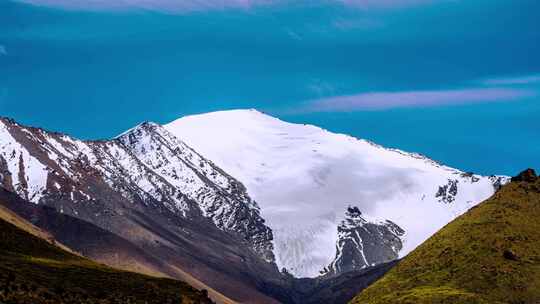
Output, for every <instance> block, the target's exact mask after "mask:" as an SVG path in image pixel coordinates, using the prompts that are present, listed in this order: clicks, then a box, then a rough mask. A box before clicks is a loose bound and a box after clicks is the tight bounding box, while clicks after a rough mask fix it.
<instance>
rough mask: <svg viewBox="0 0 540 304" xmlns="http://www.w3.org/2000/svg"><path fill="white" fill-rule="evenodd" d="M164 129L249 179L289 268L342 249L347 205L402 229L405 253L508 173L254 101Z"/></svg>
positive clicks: (313, 266)
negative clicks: (478, 170) (298, 120)
mask: <svg viewBox="0 0 540 304" xmlns="http://www.w3.org/2000/svg"><path fill="white" fill-rule="evenodd" d="M165 128H166V129H168V130H169V131H170V132H171V133H173V134H175V135H176V136H177V137H179V138H182V139H183V140H184V141H185V142H186V143H188V145H190V146H191V147H194V149H196V150H197V151H198V152H199V153H201V154H202V155H204V156H205V157H206V158H208V159H211V160H212V161H213V162H214V163H215V164H217V165H218V166H219V167H220V168H222V169H224V170H225V171H226V172H228V173H229V174H231V175H232V176H234V177H235V178H237V179H238V180H239V181H241V182H242V183H243V184H244V185H245V186H246V188H247V190H248V192H249V193H250V195H251V196H252V197H253V198H254V199H255V200H256V201H257V202H258V203H259V206H260V207H261V214H262V216H263V217H264V218H265V219H266V223H267V224H268V226H269V227H270V228H272V230H273V232H274V241H273V242H274V248H275V255H276V263H277V265H278V266H279V268H280V269H281V268H284V269H286V270H287V271H288V272H289V273H291V274H293V275H295V276H296V277H316V276H318V275H319V274H320V273H321V271H323V272H325V271H324V269H325V268H326V267H327V266H328V265H331V264H332V263H333V262H335V261H334V259H335V258H337V257H338V256H340V255H341V254H340V252H339V250H338V251H337V252H336V245H338V244H339V243H340V242H342V240H341V239H340V233H339V231H338V227H339V225H340V223H341V221H342V220H344V219H345V216H346V213H347V208H348V207H356V208H358V209H359V210H360V211H361V213H362V214H363V215H364V217H366V216H367V217H368V218H370V219H372V222H373V223H379V222H386V221H387V220H388V221H391V222H393V223H395V224H396V225H397V226H398V227H400V229H402V230H404V234H403V235H402V236H400V239H401V242H402V246H401V248H402V249H401V250H398V249H397V248H398V246H396V247H394V248H395V252H394V254H392V255H389V256H397V257H403V256H404V255H406V254H407V253H408V252H410V251H411V250H412V249H414V248H415V247H416V246H417V245H418V244H420V243H421V242H422V241H424V240H425V239H427V238H428V237H429V236H430V235H431V234H433V233H434V232H435V231H437V230H438V229H439V228H441V227H442V226H443V225H444V224H446V223H447V222H449V221H451V220H452V219H453V218H455V217H456V216H458V215H460V214H462V213H463V212H465V211H466V210H468V209H469V208H470V207H472V206H474V205H475V204H477V203H479V202H480V201H482V200H484V199H486V198H488V197H489V196H491V194H493V192H494V191H495V190H496V189H497V188H498V187H499V185H500V184H504V183H505V182H507V180H508V177H505V176H489V177H488V176H481V175H477V174H473V173H466V172H462V171H460V170H457V169H454V168H450V167H448V166H445V165H443V164H441V163H439V162H436V161H434V160H431V159H429V158H427V157H426V156H423V155H420V154H418V153H408V152H404V151H401V150H398V149H388V148H384V147H382V146H380V145H377V144H375V143H373V142H370V141H367V140H364V139H357V138H354V137H351V136H349V135H344V134H335V133H332V132H329V131H327V130H324V129H322V128H319V127H316V126H313V125H302V124H293V123H288V122H285V121H282V120H280V119H278V118H275V117H271V116H268V115H266V114H264V113H262V112H259V111H257V110H253V109H251V110H230V111H218V112H211V113H206V114H199V115H192V116H186V117H182V118H179V119H177V120H175V121H173V122H171V123H169V124H166V125H165ZM274 189H279V191H274ZM403 211H406V212H405V213H404V212H403ZM428 215H429V217H428ZM419 217H422V218H427V220H426V223H425V225H419V224H418V222H417V221H415V218H419ZM341 235H342V234H341ZM349 248H360V246H352V247H351V246H349ZM357 253H358V254H360V255H361V253H360V252H357ZM348 255H354V253H350V254H348ZM357 260H358V259H357ZM387 261H388V260H384V259H383V260H377V259H374V260H373V261H368V262H367V263H363V264H362V263H357V264H355V265H356V266H355V267H357V268H361V267H366V266H367V265H371V264H372V263H380V262H387Z"/></svg>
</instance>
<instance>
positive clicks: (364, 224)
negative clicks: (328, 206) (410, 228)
mask: <svg viewBox="0 0 540 304" xmlns="http://www.w3.org/2000/svg"><path fill="white" fill-rule="evenodd" d="M404 234H405V231H404V230H403V229H401V228H400V227H399V226H398V225H396V224H395V223H393V222H391V221H388V220H386V221H368V220H366V219H365V218H364V217H362V213H361V212H360V210H359V209H358V208H357V207H349V208H348V209H347V211H346V213H345V219H344V220H343V221H342V222H341V224H340V225H339V226H338V243H337V246H336V258H335V259H334V261H333V262H332V264H330V266H329V267H328V269H327V273H329V274H333V275H335V274H339V273H344V272H349V271H352V270H357V269H363V268H367V267H369V266H374V265H378V264H382V263H386V262H389V261H393V260H395V259H397V258H398V253H399V251H400V250H401V248H402V246H403V244H402V240H401V237H402V236H403V235H404Z"/></svg>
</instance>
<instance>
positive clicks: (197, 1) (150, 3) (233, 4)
mask: <svg viewBox="0 0 540 304" xmlns="http://www.w3.org/2000/svg"><path fill="white" fill-rule="evenodd" d="M18 1H20V2H25V3H29V4H33V5H43V6H53V7H62V8H67V9H89V10H107V9H113V10H116V9H118V10H121V9H144V10H156V11H170V12H175V11H179V12H182V11H202V10H219V9H229V8H242V9H247V8H250V7H253V6H257V5H266V4H273V3H277V2H282V1H281V0H18Z"/></svg>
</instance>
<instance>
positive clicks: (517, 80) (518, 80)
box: [482, 75, 540, 85]
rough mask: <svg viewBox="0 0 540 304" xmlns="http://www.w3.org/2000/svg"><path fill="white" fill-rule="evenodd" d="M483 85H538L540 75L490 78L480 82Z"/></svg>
mask: <svg viewBox="0 0 540 304" xmlns="http://www.w3.org/2000/svg"><path fill="white" fill-rule="evenodd" d="M482 83H483V84H485V85H527V84H535V83H540V75H528V76H521V77H508V78H492V79H487V80H484V81H482Z"/></svg>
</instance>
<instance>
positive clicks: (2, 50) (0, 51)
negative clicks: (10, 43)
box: [0, 44, 8, 56]
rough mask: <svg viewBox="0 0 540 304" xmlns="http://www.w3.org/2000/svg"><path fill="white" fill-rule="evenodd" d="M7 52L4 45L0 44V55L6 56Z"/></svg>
mask: <svg viewBox="0 0 540 304" xmlns="http://www.w3.org/2000/svg"><path fill="white" fill-rule="evenodd" d="M7 54H8V52H7V49H6V47H5V46H3V45H1V44H0V56H6V55H7Z"/></svg>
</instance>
